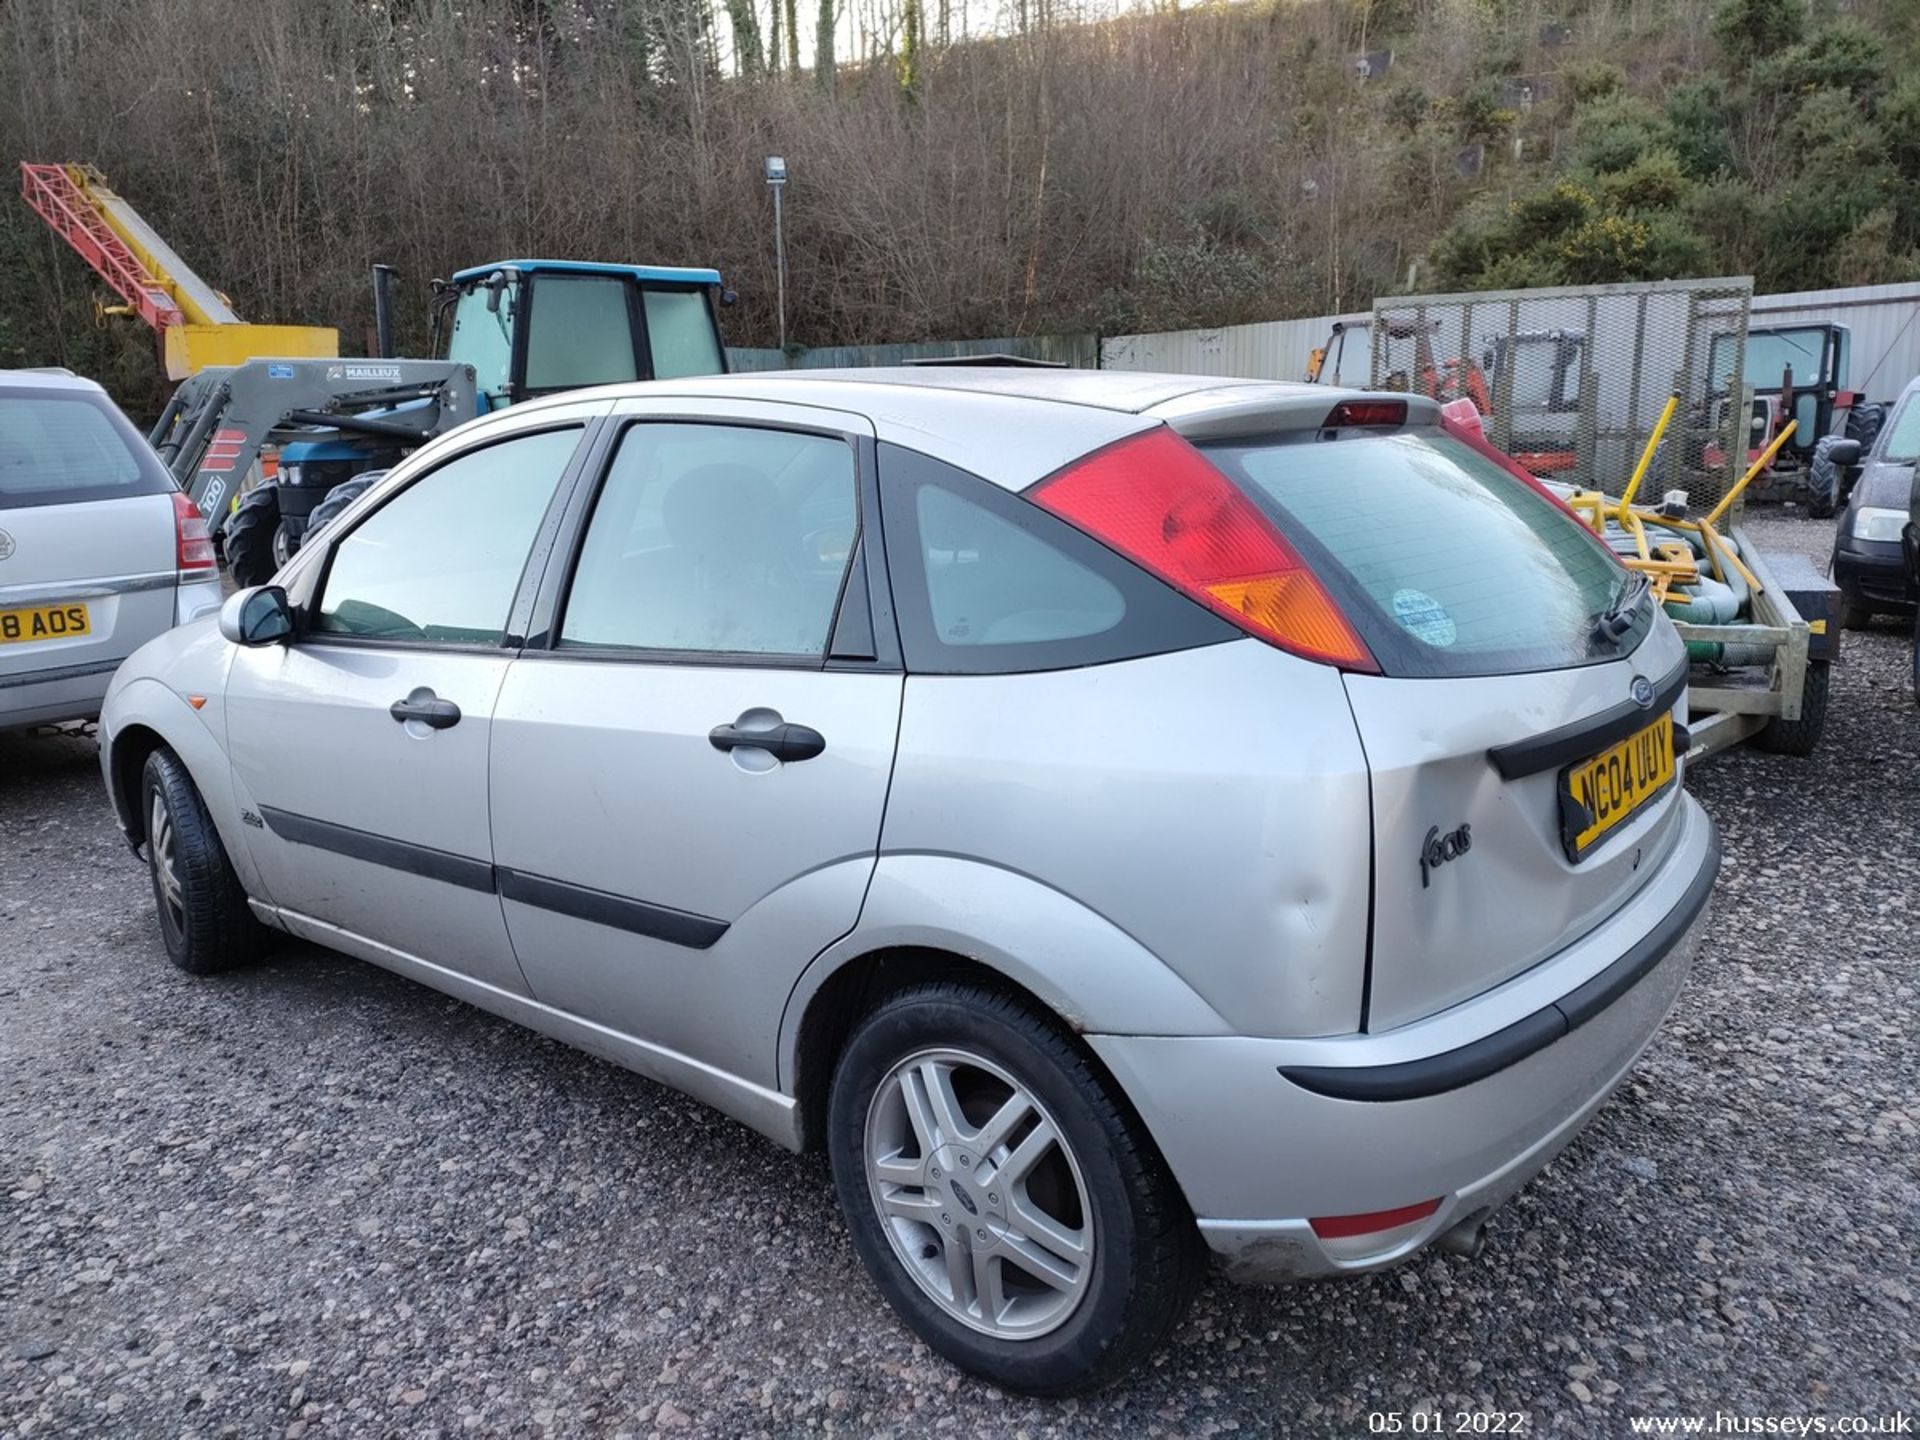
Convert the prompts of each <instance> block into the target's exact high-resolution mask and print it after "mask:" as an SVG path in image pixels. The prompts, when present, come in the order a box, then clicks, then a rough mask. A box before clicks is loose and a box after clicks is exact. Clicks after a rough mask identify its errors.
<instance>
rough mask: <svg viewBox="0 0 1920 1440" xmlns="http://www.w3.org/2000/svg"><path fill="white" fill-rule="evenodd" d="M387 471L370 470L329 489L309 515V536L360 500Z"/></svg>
mask: <svg viewBox="0 0 1920 1440" xmlns="http://www.w3.org/2000/svg"><path fill="white" fill-rule="evenodd" d="M386 473H387V472H386V471H384V470H369V471H368V472H367V473H366V474H364V475H356V476H354V477H353V479H351V480H343V481H341V482H340V483H339V484H338V485H336V486H334V487H333V488H332V489H331V490H329V491H327V493H326V494H325V495H324V496H323V497H321V500H320V503H319V504H318V505H316V506H314V507H313V513H312V514H311V515H309V516H308V517H307V534H308V536H312V534H313V532H314V531H316V530H318V529H319V528H320V527H321V526H322V525H324V524H326V523H327V522H328V521H329V520H331V519H333V517H334V516H336V515H338V514H339V513H340V512H341V511H342V510H344V509H346V508H347V506H349V505H351V504H352V503H353V502H354V501H356V500H358V499H359V498H360V497H361V495H363V494H365V493H366V491H367V489H368V487H369V486H371V485H372V484H373V482H374V481H376V480H378V479H379V478H380V477H381V476H383V475H385V474H386Z"/></svg>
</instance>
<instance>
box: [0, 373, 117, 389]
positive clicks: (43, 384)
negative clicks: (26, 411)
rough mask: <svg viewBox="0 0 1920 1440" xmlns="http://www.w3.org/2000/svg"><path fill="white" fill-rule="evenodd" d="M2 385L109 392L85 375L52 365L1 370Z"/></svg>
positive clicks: (0, 381) (22, 387) (16, 387)
mask: <svg viewBox="0 0 1920 1440" xmlns="http://www.w3.org/2000/svg"><path fill="white" fill-rule="evenodd" d="M0 385H4V386H6V387H7V388H8V389H10V390H11V389H22V390H86V391H88V392H90V393H92V394H96V395H104V394H106V393H107V392H106V391H105V390H104V389H103V388H102V387H100V386H99V385H97V384H95V383H94V382H93V381H91V380H89V379H87V377H86V376H84V375H76V374H74V373H73V372H72V371H71V370H60V369H55V368H52V367H49V368H46V369H37V370H0Z"/></svg>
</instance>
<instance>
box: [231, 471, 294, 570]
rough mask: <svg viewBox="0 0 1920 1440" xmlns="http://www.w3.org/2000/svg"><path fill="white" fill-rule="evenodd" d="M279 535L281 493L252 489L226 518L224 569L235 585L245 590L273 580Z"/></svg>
mask: <svg viewBox="0 0 1920 1440" xmlns="http://www.w3.org/2000/svg"><path fill="white" fill-rule="evenodd" d="M279 533H280V492H279V491H278V490H276V489H275V488H274V487H273V486H272V485H256V486H254V487H253V489H251V490H249V491H248V492H247V493H246V494H245V495H243V496H241V497H240V504H239V507H238V508H237V509H236V510H235V511H234V512H233V514H231V515H229V516H228V517H227V524H226V537H227V566H228V568H229V569H231V570H232V571H233V583H234V584H236V585H238V586H240V587H241V588H242V589H245V588H246V587H247V586H249V585H264V584H266V583H267V581H269V580H271V579H272V578H273V572H274V571H276V570H278V569H279V568H280V564H281V562H280V560H279V558H278V557H277V555H276V547H275V539H276V537H277V536H278V535H279ZM284 543H285V542H284V541H283V542H281V545H282V546H283V547H284Z"/></svg>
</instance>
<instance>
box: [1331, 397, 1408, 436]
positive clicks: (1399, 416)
mask: <svg viewBox="0 0 1920 1440" xmlns="http://www.w3.org/2000/svg"><path fill="white" fill-rule="evenodd" d="M1406 423H1407V402H1406V401H1404V400H1343V401H1341V402H1340V403H1339V404H1338V405H1336V406H1334V407H1333V409H1331V410H1330V411H1328V412H1327V423H1326V425H1325V426H1324V427H1323V428H1325V429H1328V430H1339V429H1342V428H1344V427H1346V426H1349V425H1404V424H1406Z"/></svg>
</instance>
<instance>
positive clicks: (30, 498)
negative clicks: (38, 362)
mask: <svg viewBox="0 0 1920 1440" xmlns="http://www.w3.org/2000/svg"><path fill="white" fill-rule="evenodd" d="M173 488H174V484H173V480H172V477H170V476H169V475H168V474H167V471H166V467H165V466H163V465H162V464H161V463H160V460H159V457H158V456H156V455H155V454H154V453H153V451H152V450H150V449H149V448H148V447H147V443H146V441H144V440H142V439H141V438H140V434H139V432H138V431H136V430H135V429H134V428H133V426H132V424H131V423H130V422H129V421H128V420H127V418H126V416H124V415H122V414H121V413H120V411H119V410H118V409H117V408H116V407H115V406H114V404H113V402H112V401H111V400H108V399H107V398H106V397H105V396H104V395H95V394H90V393H88V392H85V391H72V392H67V393H64V394H63V393H49V392H48V391H45V390H39V389H28V388H25V387H21V386H13V387H5V386H0V509H8V508H17V507H22V506H27V505H69V504H76V503H78V502H80V501H83V500H117V499H120V498H122V497H123V496H128V495H160V494H164V493H165V492H167V491H169V490H171V489H173Z"/></svg>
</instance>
